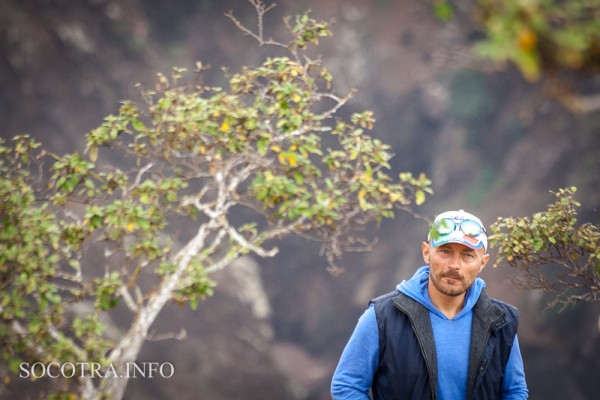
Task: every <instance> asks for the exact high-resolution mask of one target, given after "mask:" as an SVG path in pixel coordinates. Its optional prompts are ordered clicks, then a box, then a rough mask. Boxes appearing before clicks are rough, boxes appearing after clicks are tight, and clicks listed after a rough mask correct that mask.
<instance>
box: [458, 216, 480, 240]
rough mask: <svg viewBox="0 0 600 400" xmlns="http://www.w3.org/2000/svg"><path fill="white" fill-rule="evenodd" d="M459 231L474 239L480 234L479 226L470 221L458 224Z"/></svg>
mask: <svg viewBox="0 0 600 400" xmlns="http://www.w3.org/2000/svg"><path fill="white" fill-rule="evenodd" d="M460 229H461V230H462V231H463V233H464V234H465V235H467V236H473V237H475V236H478V235H479V234H480V233H481V225H479V224H478V223H477V222H475V221H471V220H464V221H463V222H462V223H461V224H460Z"/></svg>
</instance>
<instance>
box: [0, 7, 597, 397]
mask: <svg viewBox="0 0 600 400" xmlns="http://www.w3.org/2000/svg"><path fill="white" fill-rule="evenodd" d="M277 3H278V6H277V7H276V8H274V9H273V10H272V11H271V12H269V13H268V14H267V17H266V19H265V24H266V25H265V29H266V35H267V36H274V37H278V36H279V37H280V36H281V35H285V31H284V29H283V24H282V22H281V20H282V18H283V17H285V16H287V15H295V14H300V13H302V12H304V11H306V10H307V9H311V10H312V15H313V17H315V18H317V19H324V20H330V19H334V20H335V22H334V24H333V26H332V30H333V33H334V34H333V37H331V38H326V39H324V40H322V41H321V42H322V43H321V45H320V46H319V47H318V52H319V53H320V54H322V55H323V60H324V64H325V65H326V66H327V67H328V69H329V70H330V71H331V72H332V74H333V76H334V86H335V89H336V91H337V92H338V93H340V94H345V93H346V92H348V91H349V90H350V89H351V88H356V89H358V93H357V94H356V96H355V97H354V99H353V101H352V102H351V104H350V105H349V106H348V107H346V110H345V111H343V113H347V114H348V115H349V114H350V113H351V112H354V111H361V110H364V109H370V110H373V111H374V113H375V117H376V118H377V124H376V126H375V129H374V135H376V136H377V137H380V138H381V139H382V140H383V141H384V142H386V143H389V144H390V145H392V148H393V151H394V153H395V157H394V158H393V159H392V162H391V164H392V169H393V171H392V175H397V174H398V173H399V172H401V171H411V172H413V173H414V174H418V173H419V172H425V173H426V174H427V176H428V177H430V178H431V179H432V180H433V189H434V191H435V194H434V196H432V197H429V198H428V200H427V202H426V203H425V204H424V205H423V206H420V207H417V208H415V211H416V212H417V213H418V214H420V215H422V216H425V217H426V218H429V219H431V218H433V216H434V215H435V214H437V213H439V212H441V211H444V210H448V209H458V208H463V209H465V210H468V211H470V212H472V213H474V214H476V215H478V216H480V217H481V219H482V220H483V221H484V223H486V224H487V225H489V224H491V223H493V222H494V221H495V220H496V218H497V217H499V216H504V217H506V216H515V217H517V216H525V215H530V214H531V213H533V212H535V211H538V210H542V209H544V208H545V206H546V205H547V204H549V203H551V202H552V201H553V200H554V197H553V196H552V195H551V194H550V193H549V191H551V190H552V191H556V190H558V188H561V187H566V186H571V185H575V186H577V187H578V189H579V190H578V192H577V195H576V198H577V200H578V201H580V202H581V204H582V206H581V208H580V221H581V222H584V221H589V222H593V223H595V224H598V219H599V218H598V215H599V214H598V209H597V207H598V205H599V204H600V190H599V185H600V146H599V145H600V72H599V65H600V61H598V60H600V57H599V58H598V59H596V61H595V63H594V62H593V60H590V59H584V58H581V57H579V58H577V54H575V55H573V56H572V57H570V58H569V57H567V61H566V64H565V63H562V64H561V63H560V62H558V61H556V60H554V59H553V58H552V57H551V55H549V54H550V53H548V52H546V53H540V54H541V55H540V58H539V59H537V62H538V65H537V67H536V66H535V65H534V66H532V65H531V60H528V59H522V58H521V59H520V60H521V62H520V64H519V63H517V64H515V63H511V62H508V63H499V62H497V61H483V60H482V59H481V58H479V57H478V56H476V55H475V54H474V52H473V46H474V44H475V43H478V42H479V41H481V40H482V39H483V38H484V32H483V31H482V28H481V24H480V22H478V21H481V20H480V19H479V20H478V18H482V15H477V13H475V12H474V11H473V10H474V4H475V3H479V4H485V3H489V4H493V3H494V2H493V1H487V2H486V1H479V2H476V1H454V2H450V3H451V4H450V3H446V2H445V1H432V2H428V1H417V0H371V1H367V0H362V1H361V0H320V1H316V0H314V1H312V0H299V1H292V0H278V1H277ZM512 3H518V1H514V0H513V1H512ZM528 3H529V4H537V3H538V2H535V1H531V2H528ZM554 3H557V4H558V3H564V4H568V3H570V2H560V1H555V2H554ZM571 3H578V4H583V6H584V7H587V8H588V12H589V11H590V10H591V11H594V12H595V13H596V14H598V10H600V4H598V1H597V0H589V1H588V0H582V1H579V0H578V1H575V2H571ZM229 10H233V13H234V15H236V16H237V17H238V18H239V19H240V20H241V21H242V22H243V23H245V24H246V25H247V26H249V27H253V26H254V24H255V23H256V15H255V12H254V9H253V7H251V6H250V5H249V4H248V3H247V2H246V1H245V0H221V1H219V0H177V1H169V2H167V1H160V0H119V1H117V0H81V1H67V0H1V1H0V89H1V90H0V121H1V128H0V134H1V135H2V137H5V138H8V137H11V136H14V135H16V134H20V133H29V134H31V135H32V136H34V137H36V138H38V139H39V140H41V141H42V142H43V143H44V145H45V146H46V147H47V148H49V149H51V150H53V151H56V152H60V153H64V152H71V151H76V150H77V151H81V150H82V149H83V143H84V135H85V134H86V133H87V132H88V131H89V130H91V129H93V128H95V127H97V126H98V125H99V124H100V123H101V122H102V119H103V117H104V116H106V115H108V114H110V113H115V112H116V111H117V110H118V107H119V102H120V101H121V100H123V99H138V97H137V95H138V90H137V89H135V87H134V85H135V83H137V82H140V83H142V84H143V85H144V86H146V87H150V86H151V85H153V81H154V78H155V75H156V73H157V72H163V73H169V72H170V70H171V67H173V66H180V67H187V68H189V69H190V70H191V69H193V66H194V64H195V62H196V61H202V62H203V63H204V64H209V65H211V66H212V69H211V70H210V71H209V73H208V76H207V78H206V82H208V83H210V84H211V85H216V86H219V85H224V84H225V80H224V78H223V74H222V71H221V67H222V66H227V67H228V68H229V70H230V71H236V70H237V69H238V68H240V67H241V66H243V65H256V64H258V63H260V62H261V61H262V60H263V59H264V58H265V56H266V55H267V54H271V53H270V51H271V50H269V49H267V48H264V47H263V48H259V47H258V46H257V44H256V43H255V42H254V41H253V39H252V38H250V37H248V36H245V35H243V33H242V32H240V31H239V30H238V29H237V28H236V27H235V26H234V24H233V23H232V22H231V21H230V20H229V19H227V18H226V17H225V16H224V15H223V14H224V13H225V12H227V11H229ZM490 10H491V11H490ZM488 11H489V12H493V8H490V9H489V10H488ZM532 12H535V10H533V11H532ZM484 14H485V13H484ZM588 16H589V15H588ZM483 17H485V15H484V16H483ZM488 17H489V15H488ZM593 18H594V17H593V16H592V19H593ZM599 18H600V17H599ZM596 20H598V18H597V19H596ZM555 22H556V21H555ZM559 22H560V21H559ZM559 22H556V23H559ZM551 25H552V21H551ZM599 31H600V28H599V27H598V25H597V24H596V25H590V30H589V34H590V35H596V36H595V37H596V38H598V37H599V36H600V34H599ZM517 39H518V41H517V42H514V43H513V44H510V43H509V45H510V46H515V47H516V48H520V49H521V50H524V51H525V52H527V51H529V50H531V49H539V50H540V52H541V51H544V42H542V41H541V38H538V37H537V36H535V33H532V32H528V31H527V29H524V30H523V31H522V32H520V33H519V37H518V38H517ZM573 43H575V44H573V47H574V48H577V46H578V44H577V43H579V42H577V43H576V42H573ZM594 46H596V47H593V46H592V50H593V51H592V52H591V54H592V55H591V56H589V55H588V56H589V57H592V56H594V55H600V49H599V46H600V44H599V43H598V42H596V43H595V45H594ZM547 49H548V47H546V50H547ZM532 51H533V50H532ZM492 53H493V51H492ZM561 54H562V53H561ZM564 54H566V53H564ZM495 55H496V56H497V57H496V58H502V57H501V54H500V55H499V54H496V53H495ZM589 57H588V58H589ZM517 59H518V57H517ZM536 68H537V69H536ZM427 228H428V223H427V222H425V221H424V220H422V219H419V218H415V217H414V216H412V215H409V214H406V213H403V212H399V213H398V214H397V216H396V218H395V219H394V220H392V221H387V222H385V223H384V224H383V225H382V227H381V230H379V231H377V232H373V233H372V236H373V237H376V236H378V237H379V238H380V240H379V242H378V243H377V244H376V245H375V247H374V249H373V251H372V252H369V253H361V254H352V255H350V256H347V257H346V258H345V259H344V260H343V262H342V264H343V265H344V267H345V272H344V273H343V274H342V275H340V276H337V277H334V276H332V275H331V274H329V273H328V272H327V271H326V260H325V259H324V258H323V257H320V255H319V247H318V246H317V245H313V244H310V243H307V242H305V241H302V240H300V239H298V240H296V239H290V240H286V241H285V242H283V243H281V244H280V246H279V247H280V250H281V251H280V254H279V255H278V256H276V257H275V258H273V259H268V260H261V259H250V258H248V259H242V260H241V261H239V262H238V263H237V264H236V265H235V266H233V267H232V268H229V269H227V270H226V271H225V272H223V274H222V275H221V276H219V278H218V279H217V282H218V286H217V287H216V290H215V296H214V297H212V298H209V299H208V300H207V301H205V302H204V303H202V304H201V305H200V306H199V307H198V309H197V310H196V311H191V310H189V309H188V308H187V307H186V308H181V307H177V306H172V307H170V308H169V309H168V310H165V311H164V312H163V313H162V314H161V316H160V317H159V319H158V321H157V323H156V324H155V326H154V330H155V331H156V332H158V333H164V332H179V331H180V329H185V331H186V332H187V338H186V339H185V340H182V341H179V340H174V339H171V340H162V341H150V342H148V343H146V345H145V346H144V348H143V351H142V354H141V356H140V361H159V362H165V361H168V362H171V363H172V364H174V365H175V368H176V372H175V374H174V376H173V377H172V378H170V379H145V380H143V379H141V380H132V381H131V382H130V384H129V386H128V389H127V393H126V396H125V397H126V398H127V399H172V398H177V399H179V400H183V399H198V398H201V399H228V400H232V399H245V400H253V399H280V400H287V399H290V400H292V399H304V400H308V399H314V400H317V399H319V400H320V399H328V398H330V396H329V380H330V377H331V374H332V373H333V370H334V368H335V366H336V363H337V360H338V358H339V355H340V353H341V351H342V349H343V346H344V345H345V343H346V341H347V339H348V337H349V336H350V334H351V333H352V330H353V328H354V325H355V323H356V321H357V319H358V317H359V316H360V315H361V313H362V312H363V310H364V309H365V307H366V305H367V303H368V301H369V299H371V298H373V297H375V296H377V295H379V294H382V293H386V292H388V291H390V290H392V289H393V288H394V287H395V285H396V283H397V282H399V281H400V280H402V279H407V278H409V277H410V276H411V275H412V273H413V272H414V271H415V270H416V269H417V267H419V266H420V265H421V264H422V260H421V256H420V242H421V241H422V240H423V239H424V237H425V234H426V231H427ZM489 265H490V266H489V267H488V268H487V269H486V270H484V271H483V274H482V275H483V278H484V279H485V280H486V282H487V284H488V292H489V293H490V294H491V295H492V296H494V297H498V298H500V299H502V300H505V301H507V302H510V303H512V304H514V305H516V306H518V307H519V309H520V312H521V322H520V327H519V338H520V341H521V349H522V353H523V358H524V362H525V368H526V374H527V380H528V384H529V389H530V398H532V399H546V400H551V399H574V400H578V399H592V398H596V396H597V394H598V393H600V381H599V380H598V371H600V324H599V323H600V319H599V317H600V305H599V304H600V303H585V304H577V305H574V306H571V307H568V308H567V309H565V310H564V311H562V312H558V310H556V309H550V310H548V309H547V308H546V304H547V303H548V301H549V298H548V297H547V295H546V294H544V293H539V292H531V291H522V290H518V289H516V288H515V286H514V285H513V284H512V283H511V279H512V278H514V277H515V274H516V271H513V270H511V269H508V268H492V267H491V263H490V264H489ZM42 395H43V393H42V392H40V391H39V389H38V388H34V387H32V386H30V383H29V382H27V381H14V380H13V381H12V382H9V383H8V384H7V382H6V381H5V384H4V385H3V388H2V389H1V390H0V398H5V399H14V398H38V397H40V396H42ZM15 396H17V397H15Z"/></svg>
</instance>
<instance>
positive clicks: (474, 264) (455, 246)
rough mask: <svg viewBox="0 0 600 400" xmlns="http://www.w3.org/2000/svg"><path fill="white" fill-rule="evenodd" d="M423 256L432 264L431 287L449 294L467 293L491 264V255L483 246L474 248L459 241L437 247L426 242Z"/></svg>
mask: <svg viewBox="0 0 600 400" xmlns="http://www.w3.org/2000/svg"><path fill="white" fill-rule="evenodd" d="M421 247H422V250H423V259H424V260H425V262H426V263H427V264H429V281H430V285H429V290H436V291H438V292H439V293H441V294H444V295H446V296H460V295H463V294H464V293H465V292H466V291H467V289H469V288H470V287H471V285H473V282H475V278H477V275H479V273H480V272H481V270H482V269H483V267H485V265H486V264H487V262H488V260H489V258H490V256H489V254H484V251H483V249H477V250H474V249H471V248H470V247H467V246H465V245H462V244H459V243H446V244H443V245H441V246H438V247H433V246H431V245H430V244H429V243H427V242H423V244H422V246H421Z"/></svg>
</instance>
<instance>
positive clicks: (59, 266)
mask: <svg viewBox="0 0 600 400" xmlns="http://www.w3.org/2000/svg"><path fill="white" fill-rule="evenodd" d="M251 3H252V4H253V6H254V7H255V9H256V11H257V14H258V29H257V31H256V32H255V31H251V30H250V29H248V28H246V27H245V26H243V25H242V24H241V23H240V22H239V21H238V20H237V19H235V17H234V16H233V15H232V14H229V17H230V18H231V19H232V20H233V21H234V23H236V24H237V25H238V27H240V29H242V30H243V31H244V32H245V33H247V34H249V35H251V36H252V37H254V38H255V39H256V40H257V41H258V43H259V44H260V45H272V46H275V47H276V48H278V49H280V50H284V51H286V54H287V55H286V56H279V57H271V58H267V59H266V60H265V61H264V62H263V63H262V64H261V65H259V66H256V67H244V68H242V69H241V71H239V72H237V73H229V72H227V71H226V72H225V77H226V79H227V81H228V87H226V88H223V87H216V86H212V85H208V84H205V83H203V82H202V72H203V71H204V70H205V69H206V68H205V67H204V66H203V65H202V64H201V63H198V64H197V66H196V67H197V68H196V71H195V73H196V76H195V79H186V78H185V77H184V74H185V72H186V71H185V70H184V69H182V68H174V69H173V73H172V74H171V76H169V77H167V76H165V75H162V74H159V75H158V82H157V86H156V88H155V89H154V90H144V89H142V96H141V97H142V101H141V104H138V103H136V102H134V101H129V100H128V101H124V102H123V103H122V105H121V107H120V109H119V112H118V113H117V114H116V115H110V116H108V117H106V119H105V120H104V122H103V123H102V124H101V126H99V127H98V128H96V129H94V130H92V131H91V132H90V133H89V134H88V135H87V136H86V148H85V151H84V152H83V153H81V152H76V153H73V154H67V155H55V154H50V153H48V152H47V151H45V150H43V148H42V147H41V144H40V143H38V142H36V141H34V140H32V139H30V138H29V137H28V136H26V135H20V136H16V137H15V138H14V139H13V141H12V143H8V144H7V143H5V142H2V143H0V153H1V159H0V172H1V178H0V221H1V222H0V223H1V229H0V285H1V290H0V318H1V321H2V323H1V324H0V338H1V343H2V359H3V360H5V361H6V362H8V363H9V365H10V367H11V369H12V370H13V371H14V372H18V371H19V369H20V368H21V366H22V365H23V364H22V362H24V360H27V361H28V362H30V363H33V362H40V363H42V364H46V365H49V363H56V365H62V366H64V365H68V363H73V362H74V361H73V360H76V361H77V362H78V363H81V364H82V365H81V371H79V370H77V371H69V372H68V373H69V374H72V375H73V377H74V379H70V380H66V381H65V387H64V388H60V390H59V391H60V392H61V393H65V394H66V393H74V392H76V393H78V394H79V395H80V396H81V397H82V398H85V399H99V398H110V399H120V398H121V397H122V396H123V394H124V391H125V388H126V385H127V379H118V378H117V376H121V375H123V374H125V376H127V373H126V369H127V368H128V367H127V366H128V365H129V364H131V363H133V362H134V361H135V360H136V358H137V356H138V354H139V352H140V349H141V348H142V345H143V344H144V341H145V340H146V338H147V336H148V331H149V328H150V326H151V325H152V324H153V322H154V321H155V320H156V318H157V316H158V315H159V313H160V312H161V310H162V309H163V307H164V306H165V305H166V304H167V303H168V302H170V301H176V302H179V303H182V304H183V303H186V304H189V305H190V306H191V307H192V308H195V307H196V306H197V305H198V302H199V301H201V300H202V299H203V298H205V297H206V296H210V295H211V293H212V287H213V282H212V281H211V274H213V273H214V272H216V271H218V270H220V269H222V268H225V267H227V266H228V265H229V264H230V263H231V262H232V261H234V260H235V259H237V258H238V257H240V256H241V255H244V254H247V253H253V254H255V255H257V256H259V257H272V256H274V255H275V254H276V253H277V248H276V247H269V246H272V245H271V244H270V243H271V242H273V241H274V240H276V239H280V238H282V237H285V236H288V235H291V234H295V235H299V236H301V237H304V238H307V239H309V240H317V241H319V242H321V243H322V244H323V249H324V254H325V255H326V257H327V260H328V262H329V265H330V268H331V269H332V271H335V270H337V269H338V268H339V267H338V266H337V265H336V261H337V260H338V258H339V257H340V256H341V255H342V253H343V252H345V251H353V250H364V249H367V248H368V247H369V242H368V241H366V240H364V238H361V237H360V236H357V233H356V232H357V231H359V230H361V229H364V228H365V227H366V226H369V225H371V224H377V223H378V222H380V221H381V220H382V219H383V218H391V217H393V215H394V208H395V207H402V208H406V207H407V206H408V205H409V204H411V203H412V202H415V203H416V204H421V203H422V202H423V201H424V200H425V193H426V192H428V193H431V188H430V183H431V182H430V181H429V180H428V179H427V178H426V177H425V176H424V175H420V176H419V177H418V178H415V177H413V176H412V175H411V174H410V173H401V174H400V175H399V179H392V177H391V176H390V175H388V173H387V172H386V170H388V169H389V164H388V160H389V159H390V157H391V154H390V153H389V146H387V145H386V144H384V143H382V142H381V141H379V140H377V139H375V138H373V137H372V136H370V135H368V133H367V131H368V130H370V129H372V127H373V124H374V118H373V114H372V113H371V112H369V111H365V112H362V113H355V114H352V116H351V117H350V118H349V120H348V119H346V120H345V119H343V118H342V117H340V110H341V109H342V107H343V106H344V105H345V104H346V103H347V102H348V100H349V99H350V97H351V95H347V96H344V97H340V96H338V95H336V94H335V93H334V92H333V91H332V89H331V82H332V76H331V74H330V73H329V72H328V71H327V69H326V68H325V67H324V66H322V63H321V61H320V60H318V59H313V58H311V57H310V56H309V54H308V47H309V46H310V45H311V44H317V43H318V39H319V38H320V37H325V36H329V35H330V31H329V27H328V24H327V23H324V22H319V21H316V20H315V19H313V18H311V17H310V15H309V14H304V15H300V16H297V17H296V18H295V20H293V21H292V20H291V19H286V20H285V24H286V27H287V29H288V31H289V34H290V40H289V41H288V42H280V41H276V40H274V39H270V38H269V39H266V38H265V37H264V34H263V25H262V20H263V15H264V14H265V13H266V12H267V11H268V10H269V9H270V8H271V7H272V6H271V7H267V6H265V5H264V4H263V3H262V2H261V1H260V0H251ZM183 221H186V222H189V221H192V222H191V223H190V224H184V223H183ZM189 226H192V228H189ZM82 306H83V308H85V307H88V308H89V312H81V311H78V310H81V309H82ZM116 311H119V312H123V311H126V312H129V313H130V320H131V325H130V326H129V327H127V330H126V332H125V333H122V334H117V335H116V337H115V335H114V332H112V333H111V332H110V329H109V327H110V326H109V324H108V323H107V322H106V320H107V318H106V317H110V316H111V315H112V314H113V313H114V312H116ZM77 368H79V366H77ZM100 376H101V377H104V378H105V379H94V378H97V377H100ZM111 378H115V379H111Z"/></svg>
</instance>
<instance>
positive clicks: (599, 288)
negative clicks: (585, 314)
mask: <svg viewBox="0 0 600 400" xmlns="http://www.w3.org/2000/svg"><path fill="white" fill-rule="evenodd" d="M575 192H576V188H574V187H571V188H567V189H560V190H559V191H558V192H557V193H554V195H555V196H556V201H555V203H553V204H551V205H549V206H548V208H547V209H546V211H543V212H538V213H535V214H534V215H533V216H532V217H531V218H530V217H524V218H499V219H498V221H497V222H496V223H494V224H493V225H492V226H491V230H492V232H493V235H492V236H491V237H490V239H491V243H492V244H493V245H494V246H495V247H497V248H498V258H497V262H496V265H499V264H507V265H508V266H511V267H514V268H517V269H518V270H519V271H520V272H521V275H520V277H519V278H518V283H519V285H520V286H522V287H524V288H526V289H541V290H544V291H548V292H556V295H557V296H556V298H555V300H554V301H553V302H552V305H555V304H557V303H563V304H568V303H570V302H574V301H578V300H584V301H598V299H599V298H600V231H599V229H598V225H594V224H591V223H585V224H582V225H580V226H576V223H577V210H576V207H578V206H579V205H580V204H579V203H578V202H577V201H575V200H574V198H573V195H574V194H575Z"/></svg>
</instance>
